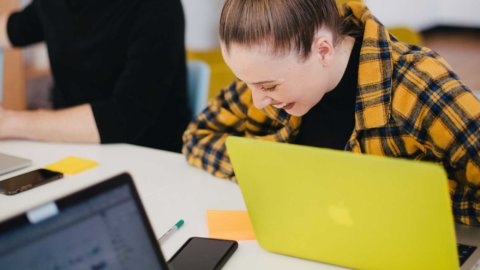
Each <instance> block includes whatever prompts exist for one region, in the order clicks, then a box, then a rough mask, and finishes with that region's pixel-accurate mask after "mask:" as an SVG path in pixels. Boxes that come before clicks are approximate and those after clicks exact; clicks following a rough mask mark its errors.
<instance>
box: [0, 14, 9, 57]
mask: <svg viewBox="0 0 480 270" xmlns="http://www.w3.org/2000/svg"><path fill="white" fill-rule="evenodd" d="M7 20H8V15H7V14H0V48H1V49H9V48H11V47H12V44H11V43H10V39H9V38H8V35H7Z"/></svg>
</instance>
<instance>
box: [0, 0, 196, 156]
mask: <svg viewBox="0 0 480 270" xmlns="http://www.w3.org/2000/svg"><path fill="white" fill-rule="evenodd" d="M41 41H45V42H46V45H47V48H48V54H49V58H50V65H51V70H52V74H53V79H54V83H55V85H54V89H53V104H54V110H39V111H10V110H6V109H4V108H2V107H0V138H2V139H4V138H24V139H31V140H45V141H62V142H85V143H100V142H101V143H114V142H126V143H132V144H137V145H143V146H149V147H155V148H160V149H165V150H170V151H179V150H180V147H181V135H182V132H183V130H184V129H185V127H186V125H187V123H188V121H189V111H188V108H187V96H186V70H185V49H184V16H183V10H182V6H181V3H180V0H105V1H96V0H33V1H32V3H30V4H29V5H28V6H27V7H26V8H24V9H23V10H21V11H18V12H14V13H12V14H10V15H9V16H6V15H3V16H0V47H3V48H8V47H9V46H12V45H13V46H15V47H23V46H27V45H30V44H33V43H37V42H41ZM6 68H8V67H6Z"/></svg>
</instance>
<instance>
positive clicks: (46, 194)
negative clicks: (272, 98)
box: [0, 141, 341, 270]
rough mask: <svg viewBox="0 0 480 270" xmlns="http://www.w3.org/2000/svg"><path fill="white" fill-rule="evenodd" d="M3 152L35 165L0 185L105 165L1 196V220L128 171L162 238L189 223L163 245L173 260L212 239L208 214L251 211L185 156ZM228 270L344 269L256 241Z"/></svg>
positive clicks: (0, 145) (84, 150)
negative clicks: (68, 162) (41, 172)
mask: <svg viewBox="0 0 480 270" xmlns="http://www.w3.org/2000/svg"><path fill="white" fill-rule="evenodd" d="M0 151H1V152H3V153H7V154H13V155H17V156H23V157H26V158H29V159H32V160H33V166H31V167H29V168H26V169H23V170H20V171H16V172H12V173H9V174H7V175H3V176H1V177H0V180H3V179H5V178H8V177H11V176H13V175H16V174H20V173H23V172H26V171H30V170H32V169H34V168H39V167H43V166H45V165H47V164H50V163H52V162H55V161H58V160H60V159H62V158H65V157H67V156H69V155H75V156H79V157H84V158H88V159H91V160H95V161H97V162H99V166H97V167H96V168H93V169H90V170H88V171H85V172H82V173H79V174H77V175H74V176H66V177H65V178H63V179H62V180H60V181H54V182H52V183H49V184H47V185H44V186H41V187H38V188H35V189H32V190H29V191H27V192H24V193H20V194H18V195H15V196H6V195H3V194H0V220H3V219H5V218H6V217H9V216H12V215H15V214H18V213H19V212H22V211H25V210H27V209H29V208H31V207H34V206H37V205H39V204H41V203H44V202H47V201H50V200H52V199H54V198H59V197H62V196H64V195H66V194H69V193H72V192H74V191H76V190H79V189H81V188H84V187H87V186H90V185H92V184H94V183H97V182H99V181H101V180H103V179H106V178H109V177H111V176H113V175H115V174H118V173H120V172H124V171H127V172H130V173H131V175H132V176H133V178H134V180H135V184H136V186H137V189H138V191H139V193H140V196H141V199H142V201H143V204H144V206H145V209H146V211H147V214H148V216H149V218H150V222H151V224H152V227H153V230H154V231H155V234H156V235H162V233H164V232H165V231H166V230H167V229H168V228H170V227H171V226H173V224H175V223H176V222H177V221H178V220H179V219H184V220H185V225H184V226H183V227H182V228H181V229H180V230H179V231H177V232H175V233H174V234H172V235H171V237H169V238H168V239H167V240H166V241H165V243H164V244H162V251H163V253H164V255H165V257H166V258H167V259H168V258H170V257H171V256H172V255H173V253H174V252H175V251H176V250H177V249H178V248H179V247H180V246H181V245H182V244H183V243H184V242H185V241H186V240H187V239H188V238H189V237H191V236H202V237H208V230H207V221H206V210H207V209H225V210H243V209H245V205H244V202H243V199H242V196H241V193H240V190H239V188H238V186H237V185H236V184H234V183H231V182H229V181H225V180H221V179H218V178H215V177H213V176H210V175H209V174H208V173H206V172H203V171H201V170H199V169H196V168H193V167H191V166H189V165H188V164H187V163H186V161H185V159H184V157H183V156H182V155H180V154H175V153H170V152H165V151H160V150H154V149H150V148H144V147H138V146H133V145H127V144H112V145H83V144H53V143H39V142H28V141H0ZM224 269H227V270H228V269H242V270H243V269H341V268H338V267H334V266H329V265H323V264H320V263H316V262H311V261H306V260H302V259H297V258H292V257H288V256H282V255H277V254H273V253H270V252H267V251H265V250H263V249H262V248H260V246H259V245H258V244H257V242H256V241H239V247H238V250H237V251H236V252H235V253H234V255H233V256H232V257H231V259H230V260H229V261H228V263H227V264H226V265H225V268H224Z"/></svg>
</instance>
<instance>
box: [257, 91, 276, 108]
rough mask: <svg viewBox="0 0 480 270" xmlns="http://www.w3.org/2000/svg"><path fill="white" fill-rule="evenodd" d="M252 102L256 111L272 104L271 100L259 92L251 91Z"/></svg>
mask: <svg viewBox="0 0 480 270" xmlns="http://www.w3.org/2000/svg"><path fill="white" fill-rule="evenodd" d="M252 100H253V105H255V107H256V108H257V109H263V108H265V107H266V106H268V105H270V103H272V99H271V98H270V97H268V96H267V95H265V94H263V93H262V92H261V91H260V90H252Z"/></svg>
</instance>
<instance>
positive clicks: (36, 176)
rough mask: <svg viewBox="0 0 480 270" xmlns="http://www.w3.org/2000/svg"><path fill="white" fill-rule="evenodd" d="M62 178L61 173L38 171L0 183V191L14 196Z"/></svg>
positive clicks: (45, 170)
mask: <svg viewBox="0 0 480 270" xmlns="http://www.w3.org/2000/svg"><path fill="white" fill-rule="evenodd" d="M62 177H63V174H62V173H59V172H54V171H50V170H47V169H38V170H35V171H31V172H27V173H24V174H20V175H16V176H13V177H11V178H8V179H5V180H3V181H0V191H1V192H3V193H4V194H6V195H14V194H17V193H20V192H23V191H25V190H29V189H31V188H34V187H38V186H41V185H43V184H46V183H49V182H52V181H54V180H57V179H60V178H62Z"/></svg>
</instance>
